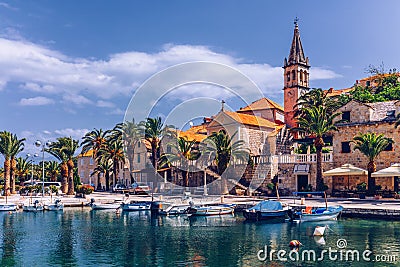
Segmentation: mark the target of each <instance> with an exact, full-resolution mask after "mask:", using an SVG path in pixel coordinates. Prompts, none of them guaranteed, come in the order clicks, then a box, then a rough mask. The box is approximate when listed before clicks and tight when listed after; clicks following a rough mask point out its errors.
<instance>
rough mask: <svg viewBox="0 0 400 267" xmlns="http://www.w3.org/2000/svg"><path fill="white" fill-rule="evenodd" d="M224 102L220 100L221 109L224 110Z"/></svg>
mask: <svg viewBox="0 0 400 267" xmlns="http://www.w3.org/2000/svg"><path fill="white" fill-rule="evenodd" d="M224 104H225V101H224V100H222V101H221V111H224Z"/></svg>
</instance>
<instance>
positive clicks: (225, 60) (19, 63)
mask: <svg viewBox="0 0 400 267" xmlns="http://www.w3.org/2000/svg"><path fill="white" fill-rule="evenodd" d="M190 61H211V62H217V63H221V64H226V65H228V66H231V67H233V68H237V69H239V70H241V71H242V72H243V73H244V74H246V75H247V76H249V77H250V78H251V79H253V80H254V81H255V82H256V84H257V85H258V86H259V87H260V88H261V89H262V91H263V92H264V93H265V94H266V95H267V96H274V95H278V94H279V95H281V94H282V92H281V89H282V84H283V82H282V79H283V78H282V77H283V76H282V68H281V67H280V66H278V67H273V66H270V65H268V64H248V63H246V62H245V61H244V60H243V59H241V58H236V57H233V56H231V55H227V54H223V53H217V52H214V51H213V50H212V49H210V48H209V47H207V46H192V45H174V44H167V45H164V46H163V47H162V49H161V51H159V52H156V53H144V52H137V51H131V52H126V53H117V54H112V55H110V57H109V59H106V60H96V59H82V58H73V57H69V56H67V55H64V54H62V53H60V52H58V51H55V50H52V49H49V48H46V47H43V46H41V45H38V44H34V43H31V42H28V41H26V40H10V39H6V38H0V70H1V71H0V90H1V88H7V83H9V82H13V83H17V84H20V87H21V88H23V89H25V90H29V91H32V92H36V93H39V92H40V93H41V94H59V95H62V96H63V97H62V98H63V100H64V102H63V103H64V104H68V103H74V104H78V105H82V104H96V105H97V106H99V107H111V104H110V102H100V101H97V102H96V101H92V100H90V99H88V97H90V98H92V97H93V98H94V99H99V98H100V99H101V100H102V101H105V100H107V99H111V98H113V97H115V96H128V97H130V96H131V94H132V92H133V91H134V90H135V89H136V88H137V86H138V85H140V84H141V83H142V82H144V81H145V80H146V79H147V78H148V77H150V76H151V75H153V74H154V73H156V72H158V71H161V70H163V69H165V68H167V67H170V66H172V65H176V64H179V63H183V62H190ZM311 72H312V74H311V75H310V78H311V79H312V80H319V79H332V78H336V77H340V76H339V75H338V74H336V73H335V72H334V71H332V70H328V69H325V68H318V67H313V68H312V70H311ZM210 75H213V73H210ZM83 92H84V95H85V96H83V95H82V94H83ZM182 97H183V98H185V96H184V95H182Z"/></svg>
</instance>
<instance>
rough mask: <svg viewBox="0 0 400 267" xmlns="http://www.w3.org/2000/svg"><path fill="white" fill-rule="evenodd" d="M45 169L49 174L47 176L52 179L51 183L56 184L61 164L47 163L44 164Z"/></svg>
mask: <svg viewBox="0 0 400 267" xmlns="http://www.w3.org/2000/svg"><path fill="white" fill-rule="evenodd" d="M44 168H45V170H46V172H47V175H48V176H49V177H50V181H52V182H56V181H57V177H58V175H59V174H60V164H59V163H58V162H57V161H54V160H52V161H46V162H45V164H44Z"/></svg>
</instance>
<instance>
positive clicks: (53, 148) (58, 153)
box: [46, 139, 69, 194]
mask: <svg viewBox="0 0 400 267" xmlns="http://www.w3.org/2000/svg"><path fill="white" fill-rule="evenodd" d="M46 152H48V153H50V154H51V155H53V156H54V157H55V158H56V159H58V160H59V161H60V170H61V192H63V193H64V194H66V193H67V192H68V178H69V176H68V164H67V162H68V156H67V155H66V153H65V151H64V150H63V149H62V145H61V144H60V142H59V140H58V139H57V142H53V143H51V144H50V147H49V148H48V149H46Z"/></svg>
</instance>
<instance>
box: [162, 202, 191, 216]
mask: <svg viewBox="0 0 400 267" xmlns="http://www.w3.org/2000/svg"><path fill="white" fill-rule="evenodd" d="M163 205H165V204H163ZM189 208H190V205H189V204H169V205H168V206H167V207H166V208H165V209H161V210H160V211H159V212H158V213H159V214H162V215H167V216H171V215H181V214H187V213H188V210H189Z"/></svg>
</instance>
